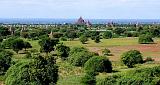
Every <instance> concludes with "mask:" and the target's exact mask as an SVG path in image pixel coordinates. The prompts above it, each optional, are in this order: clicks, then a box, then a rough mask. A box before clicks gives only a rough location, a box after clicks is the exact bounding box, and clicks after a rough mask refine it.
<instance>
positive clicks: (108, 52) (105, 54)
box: [102, 48, 111, 56]
mask: <svg viewBox="0 0 160 85" xmlns="http://www.w3.org/2000/svg"><path fill="white" fill-rule="evenodd" d="M102 53H103V55H104V56H108V55H110V53H111V51H110V50H109V49H106V48H105V49H104V50H103V51H102Z"/></svg>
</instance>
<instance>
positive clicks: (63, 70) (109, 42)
mask: <svg viewBox="0 0 160 85" xmlns="http://www.w3.org/2000/svg"><path fill="white" fill-rule="evenodd" d="M24 40H25V41H29V42H30V43H31V44H32V46H33V48H31V49H29V50H39V49H40V46H39V45H38V41H37V40H34V41H33V40H29V39H24ZM154 40H155V44H144V45H142V44H138V38H113V39H101V42H100V43H98V44H97V43H95V42H94V41H92V40H90V41H88V42H87V44H81V42H80V41H79V40H73V41H63V43H64V44H65V45H67V46H69V47H75V46H83V47H86V48H88V49H89V50H90V51H93V52H96V53H99V54H100V55H102V53H101V52H102V49H104V48H108V49H110V50H111V53H112V56H107V57H108V58H109V59H110V60H111V61H112V66H113V68H114V69H113V70H114V71H116V72H113V73H101V74H99V75H98V76H97V80H98V79H102V78H104V77H105V76H107V75H113V74H116V73H119V72H123V71H126V70H133V69H136V68H143V67H151V66H156V65H158V64H157V63H155V62H159V61H160V39H158V38H156V39H154ZM131 49H136V50H139V51H141V53H142V54H143V56H144V58H145V57H148V56H150V57H152V58H153V59H155V62H152V63H147V64H143V65H139V64H138V65H136V68H130V69H128V68H127V67H126V66H124V65H123V64H121V62H120V56H121V55H122V53H124V52H126V51H128V50H131ZM9 50H10V49H9ZM14 54H15V55H14V59H17V60H18V59H21V60H24V59H23V57H22V56H25V54H23V51H22V52H20V54H16V53H14ZM57 64H58V65H59V80H58V83H57V84H58V85H81V83H80V79H81V77H82V76H83V75H84V71H83V69H82V68H80V67H75V66H71V65H70V64H69V63H67V62H61V61H59V60H58V62H57Z"/></svg>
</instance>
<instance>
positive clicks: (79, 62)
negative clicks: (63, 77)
mask: <svg viewBox="0 0 160 85" xmlns="http://www.w3.org/2000/svg"><path fill="white" fill-rule="evenodd" d="M92 56H93V54H92V53H90V52H88V51H81V52H74V53H73V54H71V55H70V56H69V59H68V60H69V62H70V63H71V64H72V65H74V66H84V64H85V62H87V61H88V60H89V59H90V58H91V57H92Z"/></svg>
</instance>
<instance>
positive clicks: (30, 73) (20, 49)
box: [0, 23, 160, 85]
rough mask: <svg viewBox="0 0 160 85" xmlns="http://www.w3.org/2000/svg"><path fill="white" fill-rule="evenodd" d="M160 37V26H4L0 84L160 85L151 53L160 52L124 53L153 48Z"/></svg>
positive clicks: (158, 69) (0, 38) (0, 45)
mask: <svg viewBox="0 0 160 85" xmlns="http://www.w3.org/2000/svg"><path fill="white" fill-rule="evenodd" d="M126 37H129V38H126ZM159 37H160V25H156V24H141V25H136V24H116V23H112V25H111V24H107V25H104V24H93V25H91V26H89V27H88V26H86V25H76V24H58V25H47V26H44V25H35V26H32V25H24V26H23V27H22V26H20V25H13V26H12V25H6V26H5V25H2V26H0V75H1V76H2V78H1V76H0V80H1V81H4V84H5V85H55V84H58V85H83V84H84V85H96V84H97V85H122V84H123V85H128V84H129V85H158V84H159V83H160V81H159V80H160V79H159V77H160V75H159V72H160V67H159V63H157V62H156V60H155V61H154V59H152V56H150V55H151V54H149V53H153V52H157V53H158V52H159V51H157V50H155V49H153V51H146V52H143V51H142V52H140V51H138V50H137V49H135V50H134V47H133V48H132V49H133V50H131V49H129V50H128V49H126V48H127V46H128V47H129V46H130V45H132V44H134V45H139V46H151V45H154V44H157V43H159V39H158V38H159ZM117 39H119V41H117ZM128 39H129V40H133V41H134V42H130V41H127V40H128ZM111 40H112V41H111ZM124 42H126V43H124ZM153 43H154V44H153ZM141 44H142V45H141ZM143 44H144V45H143ZM121 45H122V46H124V48H118V46H121ZM125 46H126V47H125ZM112 47H114V49H113V48H112ZM110 48H112V49H110ZM157 48H158V47H157ZM124 49H126V50H124ZM122 50H123V51H122ZM112 51H113V52H112ZM119 51H120V52H119ZM147 53H148V54H147ZM120 55H121V57H119V56H120ZM142 55H143V56H142ZM146 55H147V56H146ZM153 57H154V58H155V59H156V58H158V56H153ZM157 65H158V66H157ZM149 66H152V67H149ZM155 66H156V67H155ZM127 67H129V68H127ZM3 77H4V78H3ZM0 84H1V83H0Z"/></svg>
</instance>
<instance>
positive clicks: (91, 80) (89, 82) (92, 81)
mask: <svg viewBox="0 0 160 85" xmlns="http://www.w3.org/2000/svg"><path fill="white" fill-rule="evenodd" d="M81 83H83V84H84V85H96V77H95V73H94V72H87V73H86V74H85V75H84V76H83V77H82V78H81Z"/></svg>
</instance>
